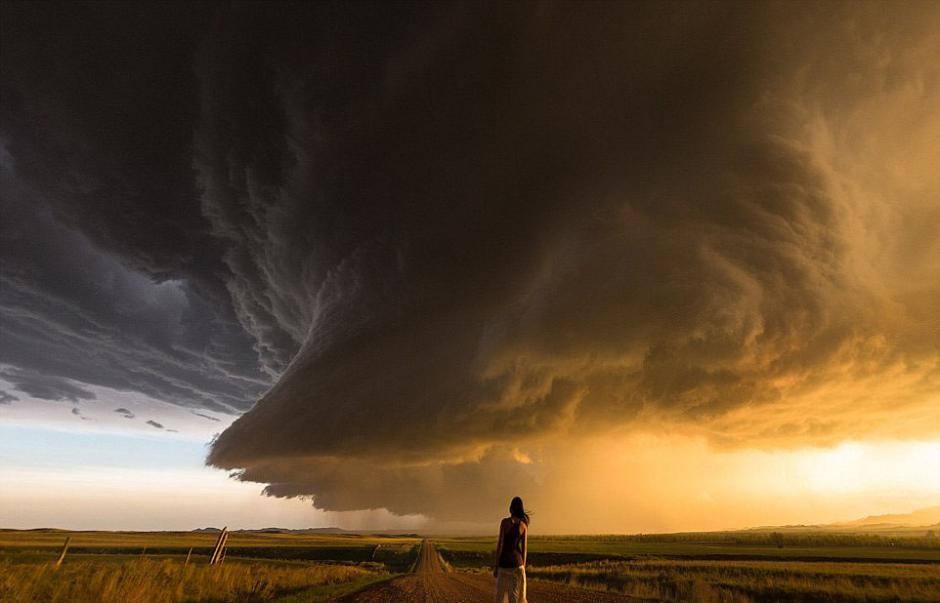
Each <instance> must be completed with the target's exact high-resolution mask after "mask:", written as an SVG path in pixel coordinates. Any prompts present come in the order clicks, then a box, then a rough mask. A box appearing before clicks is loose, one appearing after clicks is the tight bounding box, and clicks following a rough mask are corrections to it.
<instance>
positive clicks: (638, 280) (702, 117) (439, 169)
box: [197, 3, 940, 517]
mask: <svg viewBox="0 0 940 603" xmlns="http://www.w3.org/2000/svg"><path fill="white" fill-rule="evenodd" d="M465 8H466V7H462V6H461V7H457V6H448V7H439V6H438V7H435V8H434V9H428V10H427V12H426V14H415V15H411V16H410V20H409V21H408V22H407V23H404V24H403V23H400V22H395V21H394V20H391V21H390V23H391V24H392V25H390V26H389V27H387V28H381V29H380V28H377V26H376V23H377V22H378V21H381V20H380V19H379V18H378V16H377V15H374V14H370V15H359V16H356V15H348V14H342V15H337V14H333V13H328V14H323V15H318V17H319V20H318V21H317V20H314V21H316V23H317V25H318V27H314V29H313V30H312V32H311V30H308V28H307V26H308V25H309V24H308V23H307V22H306V21H304V20H303V19H299V18H297V19H293V20H287V21H285V22H281V21H279V20H277V19H273V18H268V19H265V18H261V17H260V16H259V15H248V14H242V15H227V18H225V19H220V20H219V21H217V22H216V23H215V28H214V29H213V31H212V33H211V34H210V37H209V39H208V41H207V42H206V44H205V45H204V46H203V47H202V48H201V51H200V55H199V58H198V60H197V74H198V76H199V79H200V84H201V94H202V119H201V121H200V125H199V131H198V136H197V167H198V171H199V178H200V181H201V182H202V183H203V187H204V189H205V194H204V197H203V200H204V207H205V211H206V216H208V217H209V218H210V220H211V221H212V223H213V228H214V230H215V232H217V233H219V234H220V235H221V236H223V237H224V238H227V239H229V240H230V243H229V245H230V249H229V251H228V252H227V255H226V261H227V263H228V265H229V267H230V268H231V270H232V272H233V274H234V275H236V277H235V281H234V283H233V284H232V285H231V290H232V292H233V296H234V298H235V300H236V305H237V306H238V307H240V308H241V312H242V315H244V316H250V317H253V318H254V319H255V320H257V323H258V325H259V327H258V328H257V329H255V331H254V332H255V334H256V337H259V340H263V339H264V337H265V335H264V328H269V327H270V326H271V325H272V324H274V325H277V326H279V327H280V329H279V330H278V329H272V330H271V332H270V339H269V340H270V341H271V344H270V345H271V347H272V348H278V347H279V346H280V344H279V343H278V340H277V337H276V335H278V334H280V333H284V332H286V333H289V334H291V337H292V338H294V339H297V338H298V335H301V334H302V335H303V337H302V341H303V345H302V347H301V349H300V352H299V353H298V354H297V355H296V356H295V357H294V358H293V360H292V362H291V364H290V366H289V367H288V369H287V370H286V371H285V373H284V374H283V375H282V377H281V379H280V380H279V381H278V382H277V384H276V385H275V386H274V387H273V388H272V390H271V391H270V392H268V393H267V394H266V395H265V397H264V398H263V399H262V400H261V402H260V403H259V404H258V405H257V406H255V407H254V408H253V409H252V410H251V411H250V412H249V413H247V414H246V415H244V416H243V417H242V418H240V419H239V420H238V421H236V422H235V423H234V424H233V425H232V426H231V427H230V428H229V429H228V430H227V431H226V432H224V433H223V434H222V435H221V436H220V437H219V438H218V440H217V441H216V442H215V443H214V445H213V449H212V452H211V454H210V458H209V460H210V462H211V463H213V464H215V465H218V466H220V467H225V468H238V467H241V468H245V472H244V474H243V475H242V479H246V480H251V481H259V482H267V483H269V484H270V485H269V487H268V489H267V492H268V493H270V494H272V495H276V496H293V495H300V494H313V495H314V496H315V504H317V505H318V506H321V507H323V508H328V509H353V508H372V507H377V506H384V507H387V508H389V509H390V510H392V511H394V512H397V513H412V512H421V513H428V514H430V515H433V516H435V517H444V516H448V514H450V513H452V512H459V513H462V514H464V516H465V517H473V516H474V513H475V511H474V509H473V508H472V505H471V506H470V507H464V506H462V505H459V504H456V503H454V504H453V505H451V506H448V504H444V503H441V504H439V503H438V501H439V500H441V495H442V493H444V492H451V493H457V494H455V496H459V495H461V494H467V493H469V492H474V493H476V490H477V489H478V488H479V487H480V484H481V483H487V479H489V480H490V482H492V483H497V484H500V486H501V487H506V486H507V485H510V484H514V483H518V479H517V476H516V475H515V473H516V472H518V471H523V469H525V468H524V467H523V465H524V463H521V462H520V461H518V460H513V458H514V457H513V456H512V454H511V450H512V447H513V446H514V445H519V444H522V445H524V444H527V443H532V444H537V443H540V442H545V441H546V439H549V440H550V439H551V438H553V437H565V438H571V437H577V436H578V434H581V435H586V434H590V433H596V432H603V431H606V430H609V429H613V428H615V427H618V426H623V425H630V424H633V425H636V426H638V427H643V428H649V426H651V425H658V426H659V428H660V429H662V428H666V429H676V430H692V429H697V430H698V432H699V433H704V434H707V435H708V437H709V438H710V439H712V440H713V441H714V442H716V443H720V444H725V445H741V444H748V445H765V443H766V445H774V446H776V445H791V444H792V443H796V442H826V441H832V440H834V439H839V438H843V437H847V436H859V435H864V434H868V433H876V432H878V433H902V432H903V433H907V431H908V430H909V428H910V427H909V423H908V422H907V419H901V418H900V417H902V415H903V416H904V417H909V418H913V417H917V416H920V417H921V418H922V419H929V418H930V417H932V416H933V415H931V414H930V412H929V408H928V406H926V405H927V401H928V400H929V399H930V398H931V396H934V397H935V396H936V394H937V391H938V389H940V362H938V352H937V337H936V333H937V327H938V323H937V320H936V317H935V316H932V315H931V314H930V313H928V312H927V311H926V307H925V306H924V305H923V301H922V300H924V299H925V297H924V296H927V297H931V296H937V295H938V294H940V271H938V269H937V266H936V264H935V262H934V263H931V262H930V261H926V260H924V256H923V254H922V253H920V252H914V251H913V250H908V249H905V248H904V245H903V244H901V243H898V244H894V243H889V242H893V241H898V242H902V241H904V239H905V237H906V236H908V233H910V232H913V230H914V229H919V228H920V227H918V226H916V225H915V224H917V223H919V222H923V221H927V222H929V223H931V224H933V225H935V226H936V225H938V222H940V221H938V211H937V206H936V199H935V198H934V197H932V196H931V195H930V194H926V193H924V194H913V193H910V192H906V191H905V190H904V188H903V186H904V183H903V182H900V181H895V180H893V179H892V178H891V177H890V176H889V175H888V174H884V177H885V179H884V180H883V181H880V182H877V181H876V179H873V178H872V179H869V178H870V176H869V174H872V173H873V172H872V171H871V170H879V169H881V168H880V167H879V166H880V165H883V159H884V158H883V157H877V156H870V155H866V154H865V153H866V149H868V148H884V149H885V152H889V151H893V150H897V151H900V150H901V148H902V147H900V146H899V141H900V140H902V139H903V138H904V137H905V136H908V135H910V136H914V137H916V136H918V134H917V132H918V130H917V129H916V126H915V124H914V123H913V122H911V123H910V124H906V125H905V124H900V125H898V124H891V123H888V121H886V120H887V119H888V118H887V117H886V113H885V112H884V106H887V105H889V104H891V103H897V105H898V106H899V107H904V108H905V109H904V111H913V112H915V113H917V112H920V113H919V115H920V118H921V121H923V120H928V121H927V122H926V123H934V122H933V121H929V120H930V119H932V118H933V116H934V115H935V109H930V108H929V107H931V106H932V105H931V103H930V102H929V100H930V99H933V100H936V99H937V98H938V95H937V86H938V83H940V80H938V73H937V69H936V63H935V62H931V57H933V56H935V54H936V51H938V50H940V48H938V40H937V34H936V31H937V30H936V29H931V27H930V25H929V24H937V16H938V15H937V12H938V11H937V10H936V8H935V7H931V6H926V5H917V6H914V5H909V6H903V7H888V6H887V5H876V4H865V5H856V4H832V5H826V6H822V7H816V8H814V9H813V10H811V11H807V14H801V15H794V14H792V11H791V10H790V9H789V8H788V6H787V5H779V4H767V5H743V4H703V5H693V4H687V3H684V4H678V5H663V4H661V3H657V4H650V5H644V4H637V3H630V4H612V5H599V4H592V5H587V6H585V5H538V6H512V7H501V8H499V9H497V10H490V9H487V10H485V11H484V10H475V9H472V8H471V9H467V10H465ZM889 17H890V18H889ZM886 21H887V22H890V23H891V25H890V27H886V26H885V25H884V23H885V22H886ZM383 25H384V23H383ZM859 32H861V33H859ZM308 34H309V35H308ZM876 34H877V36H880V38H879V39H882V40H884V41H883V43H882V45H881V46H880V47H878V48H872V47H871V46H870V44H869V43H868V42H867V41H866V40H868V38H867V37H866V36H869V35H870V36H875V35H876ZM244 40H248V42H242V41H244ZM246 61H247V62H248V65H250V68H248V69H245V68H243V67H242V66H243V65H245V64H246ZM847 65H848V66H847ZM858 74H863V75H858ZM249 115H250V116H251V117H250V118H248V117H247V116H249ZM262 116H263V117H262ZM860 116H864V117H860ZM866 120H867V121H866ZM904 128H907V129H906V130H905V129H904ZM902 131H903V132H905V133H902ZM933 131H935V130H933ZM275 133H277V134H275ZM918 140H920V141H921V143H919V144H921V150H920V151H918V152H920V153H921V154H923V155H925V154H926V153H924V152H923V148H924V147H923V145H924V144H928V143H929V136H928V137H924V138H919V139H918ZM923 140H928V143H924V142H923ZM892 146H895V147H896V149H892ZM839 149H847V150H848V151H851V152H846V153H845V154H839ZM272 162H273V165H272ZM866 172H868V173H867V174H866ZM926 173H928V172H924V171H921V172H917V173H916V174H912V177H913V178H915V179H917V178H923V177H924V174H926ZM935 185H936V182H934V181H930V182H924V183H923V186H926V187H934V188H930V189H928V190H931V191H933V192H937V190H938V189H937V188H936V187H935ZM897 195H906V201H905V202H902V203H899V202H896V201H895V199H897ZM877 215H884V216H890V219H891V220H892V221H895V223H893V224H890V225H887V224H884V223H880V222H879V219H877V218H876V217H875V216H877ZM936 232H937V230H934V234H932V235H927V234H923V235H921V240H922V242H923V243H924V245H926V247H927V248H929V249H934V250H936V249H937V246H938V241H937V237H936ZM876 241H880V242H881V244H880V246H879V243H877V242H876ZM876 257H877V258H878V262H880V263H879V265H878V266H877V267H876V268H874V269H872V268H871V266H870V265H868V263H869V262H870V261H871V260H872V259H874V258H876ZM911 262H913V263H914V264H917V265H918V267H919V270H920V273H921V275H922V276H921V280H920V282H921V283H922V285H919V286H916V287H911V286H909V285H906V284H904V283H903V282H902V281H899V280H895V279H894V275H895V274H897V272H896V270H897V269H898V268H899V267H901V266H909V265H910V263H911ZM935 298H936V297H935ZM915 325H920V327H917V326H915ZM924 327H926V329H925V328H924ZM888 375H890V376H891V377H890V379H889V378H888ZM889 381H890V382H892V383H893V385H888V386H884V389H879V387H881V386H882V384H885V383H888V382H889ZM900 383H904V384H905V385H903V386H900V385H899V384H900ZM834 384H838V385H839V387H840V389H839V390H838V391H837V392H836V394H833V392H832V391H831V388H832V386H833V385H834ZM861 384H866V385H861ZM886 397H887V398H889V399H891V400H892V404H893V408H894V409H895V411H894V412H896V417H898V419H897V421H896V422H890V421H889V422H884V421H883V417H882V415H879V414H878V413H879V412H880V410H878V409H879V408H881V405H882V404H883V403H884V400H885V398H886ZM936 427H937V424H936V422H935V421H931V420H927V421H924V422H923V427H922V429H923V430H926V431H927V432H930V433H935V432H936ZM892 429H895V430H896V431H894V432H892V431H891V430H892ZM481 455H482V456H481ZM486 455H490V456H486ZM487 459H489V460H487ZM493 459H495V460H493ZM526 471H527V470H526ZM523 472H525V471H523ZM485 476H489V477H485ZM514 480H515V481H514ZM498 491H499V492H505V490H503V489H501V488H500V489H499V490H498ZM474 500H475V498H474ZM451 502H452V503H453V501H451ZM458 509H459V511H458Z"/></svg>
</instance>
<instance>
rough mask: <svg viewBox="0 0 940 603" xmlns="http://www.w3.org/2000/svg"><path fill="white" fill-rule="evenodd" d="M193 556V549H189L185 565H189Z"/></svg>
mask: <svg viewBox="0 0 940 603" xmlns="http://www.w3.org/2000/svg"><path fill="white" fill-rule="evenodd" d="M192 556H193V547H189V552H188V553H186V562H185V563H184V564H183V565H189V559H190V558H191V557H192Z"/></svg>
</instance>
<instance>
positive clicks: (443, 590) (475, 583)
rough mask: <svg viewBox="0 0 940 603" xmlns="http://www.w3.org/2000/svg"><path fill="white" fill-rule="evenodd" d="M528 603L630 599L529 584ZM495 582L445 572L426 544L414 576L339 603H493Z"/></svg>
mask: <svg viewBox="0 0 940 603" xmlns="http://www.w3.org/2000/svg"><path fill="white" fill-rule="evenodd" d="M527 590H528V593H527V594H528V597H527V598H528V600H529V602H530V603H613V602H615V601H616V602H619V603H622V602H623V601H637V600H638V599H632V598H630V597H625V596H620V595H612V594H608V593H602V592H594V591H588V590H583V589H579V588H571V587H567V586H564V585H561V584H553V583H551V582H536V581H532V580H529V581H528V585H527ZM495 595H496V579H495V578H493V577H492V576H481V575H479V574H463V573H459V572H449V571H447V569H446V568H445V567H444V564H443V563H441V559H440V557H439V556H438V554H437V551H436V550H434V545H433V544H431V542H430V541H428V540H424V541H422V543H421V551H420V553H419V556H418V562H417V563H416V564H415V568H414V572H413V573H411V574H408V575H407V576H402V577H401V578H396V579H395V580H392V581H390V582H385V583H384V584H379V585H378V586H375V587H373V588H370V589H368V590H365V591H362V592H360V593H356V594H353V595H348V596H346V597H343V598H341V599H338V602H341V603H400V602H404V603H411V602H414V603H493V599H494V597H495Z"/></svg>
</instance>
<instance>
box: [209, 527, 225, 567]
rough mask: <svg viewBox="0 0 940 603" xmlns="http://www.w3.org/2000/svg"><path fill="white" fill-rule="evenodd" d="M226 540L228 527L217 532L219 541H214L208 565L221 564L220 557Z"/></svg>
mask: <svg viewBox="0 0 940 603" xmlns="http://www.w3.org/2000/svg"><path fill="white" fill-rule="evenodd" d="M227 540H228V526H226V527H224V528H222V531H221V532H219V539H218V540H216V541H215V548H214V549H213V550H212V556H211V557H209V565H217V564H219V563H222V555H223V551H224V550H225V542H226V541H227Z"/></svg>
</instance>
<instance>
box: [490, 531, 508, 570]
mask: <svg viewBox="0 0 940 603" xmlns="http://www.w3.org/2000/svg"><path fill="white" fill-rule="evenodd" d="M505 525H506V523H505V522H503V521H500V522H499V540H498V541H497V542H496V559H494V560H493V575H494V576H495V575H496V568H497V567H498V566H499V556H500V554H502V552H503V529H504V527H505Z"/></svg>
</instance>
